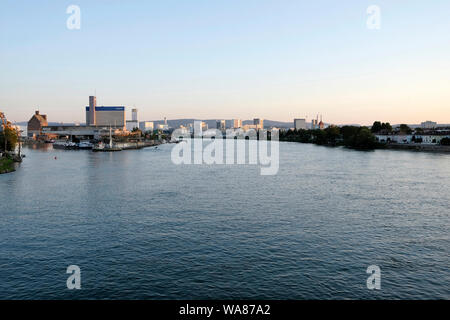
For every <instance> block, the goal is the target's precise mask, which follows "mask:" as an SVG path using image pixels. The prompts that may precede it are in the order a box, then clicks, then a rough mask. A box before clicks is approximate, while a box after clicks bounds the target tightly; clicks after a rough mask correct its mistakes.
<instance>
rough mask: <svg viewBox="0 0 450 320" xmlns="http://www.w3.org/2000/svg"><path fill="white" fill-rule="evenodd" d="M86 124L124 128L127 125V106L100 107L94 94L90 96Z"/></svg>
mask: <svg viewBox="0 0 450 320" xmlns="http://www.w3.org/2000/svg"><path fill="white" fill-rule="evenodd" d="M136 113H137V112H136ZM136 116H137V114H136ZM86 125H87V126H111V127H115V128H122V129H123V128H125V127H126V121H125V106H99V107H98V106H97V98H96V97H94V96H90V97H89V106H87V107H86Z"/></svg>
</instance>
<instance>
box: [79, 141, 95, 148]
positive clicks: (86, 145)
mask: <svg viewBox="0 0 450 320" xmlns="http://www.w3.org/2000/svg"><path fill="white" fill-rule="evenodd" d="M93 147H94V145H93V144H92V143H90V142H89V141H80V143H79V144H78V148H80V149H92V148H93Z"/></svg>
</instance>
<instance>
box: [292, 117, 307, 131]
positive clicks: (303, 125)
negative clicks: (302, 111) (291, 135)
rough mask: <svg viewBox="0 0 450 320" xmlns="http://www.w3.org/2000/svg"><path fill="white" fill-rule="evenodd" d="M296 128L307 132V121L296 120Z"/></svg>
mask: <svg viewBox="0 0 450 320" xmlns="http://www.w3.org/2000/svg"><path fill="white" fill-rule="evenodd" d="M294 128H295V129H297V130H300V129H303V130H306V129H307V128H306V119H294Z"/></svg>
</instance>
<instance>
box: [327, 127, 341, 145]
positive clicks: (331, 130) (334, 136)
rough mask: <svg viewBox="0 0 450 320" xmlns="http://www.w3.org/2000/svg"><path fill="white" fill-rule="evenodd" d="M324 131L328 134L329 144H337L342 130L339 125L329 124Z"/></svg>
mask: <svg viewBox="0 0 450 320" xmlns="http://www.w3.org/2000/svg"><path fill="white" fill-rule="evenodd" d="M324 131H325V134H326V139H327V141H328V144H332V145H335V144H336V142H337V140H338V139H339V137H340V135H341V130H340V129H339V127H337V126H329V127H328V128H326V129H325V130H324Z"/></svg>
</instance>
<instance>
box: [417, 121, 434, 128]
mask: <svg viewBox="0 0 450 320" xmlns="http://www.w3.org/2000/svg"><path fill="white" fill-rule="evenodd" d="M420 126H421V127H422V128H423V129H434V128H436V127H437V122H433V121H425V122H422V123H421V124H420Z"/></svg>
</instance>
